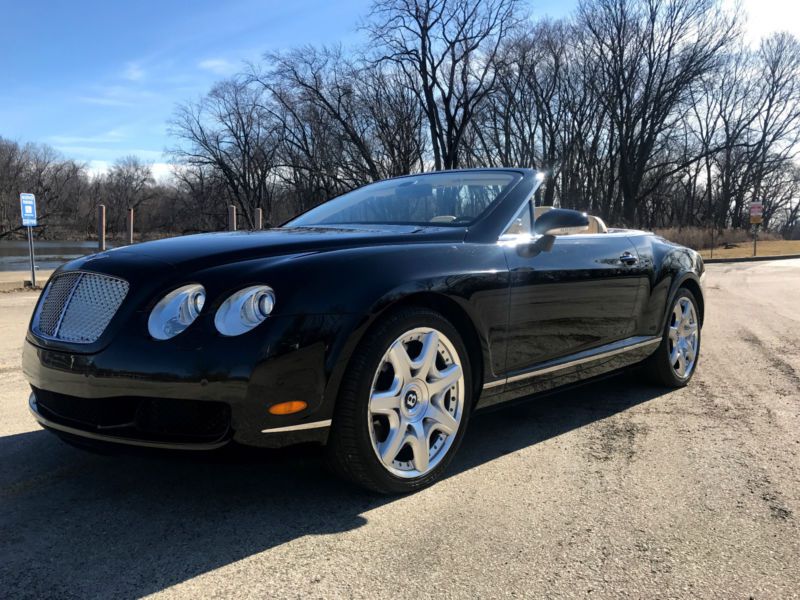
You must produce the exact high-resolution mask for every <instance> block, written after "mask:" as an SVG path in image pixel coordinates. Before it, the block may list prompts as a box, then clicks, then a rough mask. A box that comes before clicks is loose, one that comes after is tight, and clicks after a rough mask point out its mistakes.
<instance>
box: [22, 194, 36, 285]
mask: <svg viewBox="0 0 800 600" xmlns="http://www.w3.org/2000/svg"><path fill="white" fill-rule="evenodd" d="M19 207H20V211H21V213H22V226H23V227H27V228H28V253H29V254H30V258H31V285H32V286H33V287H36V264H35V262H34V258H33V228H34V227H36V226H37V225H38V223H37V219H36V196H34V195H33V194H20V195H19Z"/></svg>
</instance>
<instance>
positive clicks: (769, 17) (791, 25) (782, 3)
mask: <svg viewBox="0 0 800 600" xmlns="http://www.w3.org/2000/svg"><path fill="white" fill-rule="evenodd" d="M737 4H741V7H742V9H743V12H744V14H743V17H744V18H745V21H744V37H745V40H746V41H747V42H748V43H749V44H752V45H756V44H758V43H759V42H760V41H761V39H763V38H764V37H766V36H768V35H769V34H771V33H775V32H777V31H788V32H789V33H792V34H794V35H796V36H798V37H800V3H796V2H794V1H787V0H726V1H725V2H724V3H723V6H725V7H726V8H728V9H732V8H734V7H735V6H736V5H737Z"/></svg>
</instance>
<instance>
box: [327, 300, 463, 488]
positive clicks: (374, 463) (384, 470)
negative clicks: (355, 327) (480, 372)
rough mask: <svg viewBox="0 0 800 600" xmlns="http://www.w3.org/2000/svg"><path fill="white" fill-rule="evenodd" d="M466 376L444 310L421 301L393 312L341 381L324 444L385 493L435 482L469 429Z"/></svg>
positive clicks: (354, 475)
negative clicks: (435, 308)
mask: <svg viewBox="0 0 800 600" xmlns="http://www.w3.org/2000/svg"><path fill="white" fill-rule="evenodd" d="M471 378H472V373H471V369H470V364H469V358H468V353H467V350H466V347H465V346H464V343H463V341H462V340H461V336H460V335H459V334H458V331H456V329H455V328H454V327H453V326H452V325H451V324H450V322H449V321H447V320H446V319H445V318H444V317H443V316H441V315H440V314H438V313H436V312H433V311H431V310H428V309H425V308H406V309H402V310H400V311H398V312H396V313H394V314H392V315H390V316H389V317H388V318H387V319H385V320H384V321H383V322H381V323H379V324H378V326H377V327H376V328H375V330H373V331H371V332H370V333H369V334H368V337H367V338H366V341H365V342H364V343H362V345H361V346H360V347H359V349H358V350H357V351H356V354H355V355H354V357H353V360H352V361H351V364H350V366H349V368H348V372H347V374H346V376H345V380H344V381H343V383H342V391H341V394H340V396H339V399H338V401H337V408H336V414H335V415H334V421H333V428H332V430H331V436H330V440H329V444H328V454H329V458H330V462H331V464H332V466H333V468H334V470H335V471H337V472H338V473H340V474H342V475H344V476H345V477H347V478H348V479H351V480H352V481H354V482H356V483H358V484H359V485H362V486H364V487H366V488H368V489H371V490H374V491H377V492H381V493H387V494H391V493H406V492H411V491H414V490H417V489H421V488H423V487H426V486H428V485H430V484H432V483H433V482H434V481H436V480H437V479H438V478H439V477H441V475H442V473H443V472H444V470H445V468H446V467H447V465H448V464H449V462H450V460H451V459H452V457H453V455H454V454H455V452H456V450H457V448H458V446H459V444H460V442H461V438H462V437H463V434H464V430H465V429H466V425H467V420H468V418H469V413H470V407H471V404H472V397H471V395H472V394H471V389H472V388H471Z"/></svg>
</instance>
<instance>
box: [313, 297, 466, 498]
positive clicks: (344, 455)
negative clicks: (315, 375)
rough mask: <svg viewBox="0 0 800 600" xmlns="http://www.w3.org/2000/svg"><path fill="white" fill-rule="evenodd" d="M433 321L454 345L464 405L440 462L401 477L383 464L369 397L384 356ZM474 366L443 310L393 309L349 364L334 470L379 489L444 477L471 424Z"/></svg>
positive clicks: (418, 485) (403, 488)
mask: <svg viewBox="0 0 800 600" xmlns="http://www.w3.org/2000/svg"><path fill="white" fill-rule="evenodd" d="M418 327H429V328H432V329H436V330H437V331H439V332H441V333H443V334H444V335H445V336H447V338H448V339H449V340H450V342H451V343H452V344H453V346H454V347H455V350H456V353H457V354H458V359H459V364H460V365H461V368H462V372H463V374H464V405H463V409H462V410H463V412H462V416H461V420H460V424H459V428H458V431H457V433H456V434H455V437H454V439H453V442H452V444H451V446H450V448H449V450H448V451H447V453H446V455H444V456H443V457H442V458H441V459H440V462H439V463H438V464H437V465H436V466H435V467H434V468H433V469H431V470H430V471H429V472H428V473H426V474H425V475H423V476H420V477H417V478H403V477H398V476H396V475H394V474H392V473H391V472H389V470H387V468H385V467H384V466H383V464H382V462H381V461H380V459H379V458H378V456H377V455H376V453H375V450H374V449H373V446H372V441H371V438H370V431H369V426H368V414H369V412H368V411H369V397H370V393H371V390H372V384H373V379H374V377H375V374H376V372H377V370H378V368H379V367H380V363H381V360H382V357H383V356H384V354H385V353H386V352H387V350H388V349H389V347H390V345H391V344H392V343H393V342H394V341H395V340H396V339H397V338H398V337H400V336H401V335H402V334H403V333H405V332H408V331H410V330H412V329H415V328H418ZM472 403H473V395H472V369H471V366H470V361H469V353H468V352H467V348H466V346H465V345H464V342H463V340H462V338H461V335H460V334H459V333H458V331H457V330H456V329H455V327H453V325H452V324H451V323H450V322H449V321H448V320H447V319H445V318H444V317H443V316H442V315H440V314H439V313H437V312H435V311H432V310H430V309H427V308H422V307H405V308H402V309H399V310H397V311H396V312H393V313H391V314H389V315H388V316H387V317H385V318H384V319H382V320H381V321H380V322H378V323H377V324H376V325H375V326H374V327H373V328H372V329H371V330H370V331H369V332H368V333H367V334H366V335H365V336H364V340H363V341H362V342H361V344H360V345H359V347H358V348H357V349H356V351H355V352H354V354H353V357H352V359H351V361H350V364H349V365H348V368H347V372H346V373H345V376H344V379H343V381H342V385H341V388H340V391H339V397H338V399H337V402H336V409H335V411H334V417H333V424H332V428H331V432H330V437H329V439H328V445H327V449H326V454H327V458H328V463H329V465H330V467H331V468H332V470H333V471H334V472H335V473H336V474H337V475H339V476H341V477H344V478H345V479H348V480H350V481H352V482H354V483H356V484H357V485H359V486H361V487H364V488H366V489H368V490H371V491H374V492H378V493H381V494H406V493H410V492H414V491H417V490H420V489H422V488H425V487H427V486H430V485H432V484H433V483H434V482H435V481H437V480H438V479H439V478H441V476H442V474H443V473H444V471H445V470H446V468H447V466H448V464H449V463H450V461H451V460H452V458H453V456H454V455H455V454H456V452H457V451H458V447H459V446H460V444H461V441H462V439H463V436H464V432H465V430H466V428H467V423H468V421H469V416H470V412H471V407H472Z"/></svg>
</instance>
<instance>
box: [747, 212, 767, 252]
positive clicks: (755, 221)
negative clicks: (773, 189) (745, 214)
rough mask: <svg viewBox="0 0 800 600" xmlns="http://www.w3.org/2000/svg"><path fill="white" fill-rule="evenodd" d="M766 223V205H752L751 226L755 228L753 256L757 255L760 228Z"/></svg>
mask: <svg viewBox="0 0 800 600" xmlns="http://www.w3.org/2000/svg"><path fill="white" fill-rule="evenodd" d="M763 221H764V205H763V204H762V203H761V202H751V203H750V225H752V226H753V256H755V255H756V240H758V226H759V225H761V223H762V222H763Z"/></svg>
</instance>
